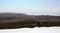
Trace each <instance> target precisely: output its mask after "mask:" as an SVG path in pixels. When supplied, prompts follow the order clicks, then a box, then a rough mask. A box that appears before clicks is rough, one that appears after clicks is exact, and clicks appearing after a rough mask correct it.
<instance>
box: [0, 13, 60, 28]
mask: <svg viewBox="0 0 60 33" xmlns="http://www.w3.org/2000/svg"><path fill="white" fill-rule="evenodd" d="M50 26H60V16H51V15H27V14H24V13H0V29H11V28H24V27H29V28H33V27H50Z"/></svg>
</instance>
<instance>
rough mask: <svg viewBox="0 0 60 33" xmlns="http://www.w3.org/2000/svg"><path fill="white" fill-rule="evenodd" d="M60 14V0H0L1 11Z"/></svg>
mask: <svg viewBox="0 0 60 33" xmlns="http://www.w3.org/2000/svg"><path fill="white" fill-rule="evenodd" d="M3 12H13V13H26V14H33V15H60V0H0V13H3Z"/></svg>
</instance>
